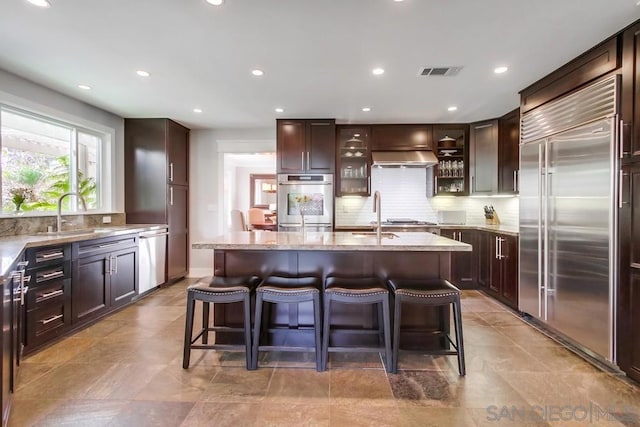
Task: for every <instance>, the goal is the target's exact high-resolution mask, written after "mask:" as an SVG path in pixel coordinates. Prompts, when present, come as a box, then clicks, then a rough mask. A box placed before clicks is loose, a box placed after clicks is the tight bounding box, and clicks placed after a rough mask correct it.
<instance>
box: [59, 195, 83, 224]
mask: <svg viewBox="0 0 640 427" xmlns="http://www.w3.org/2000/svg"><path fill="white" fill-rule="evenodd" d="M67 196H77V197H78V198H79V199H80V201H81V202H82V209H83V210H84V211H85V212H86V211H87V202H85V201H84V197H82V196H81V195H80V193H75V192H73V191H71V192H69V193H64V194H63V195H62V196H60V197H59V198H58V216H57V217H56V227H57V228H56V231H57V232H58V233H59V232H61V231H62V199H64V198H65V197H67Z"/></svg>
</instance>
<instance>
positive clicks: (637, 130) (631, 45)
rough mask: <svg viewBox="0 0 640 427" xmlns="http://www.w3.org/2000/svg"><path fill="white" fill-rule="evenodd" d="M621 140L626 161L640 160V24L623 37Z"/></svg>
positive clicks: (627, 31) (632, 27)
mask: <svg viewBox="0 0 640 427" xmlns="http://www.w3.org/2000/svg"><path fill="white" fill-rule="evenodd" d="M622 38H623V39H622V40H623V43H622V44H623V48H622V91H621V98H622V109H621V122H622V123H621V125H622V127H621V133H622V135H621V140H622V148H621V149H622V152H623V159H624V161H628V160H631V161H638V160H639V159H640V23H636V24H635V25H633V26H631V27H630V28H628V29H627V30H626V31H625V32H624V33H623V35H622Z"/></svg>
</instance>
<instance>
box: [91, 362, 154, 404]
mask: <svg viewBox="0 0 640 427" xmlns="http://www.w3.org/2000/svg"><path fill="white" fill-rule="evenodd" d="M165 366H166V365H149V364H124V363H116V364H113V365H111V366H110V367H109V369H108V370H107V371H106V372H105V375H103V376H102V377H101V378H100V379H98V380H97V381H96V382H95V383H93V384H92V385H91V387H89V389H88V390H87V393H86V394H85V396H84V397H86V398H87V399H129V400H130V399H133V398H134V397H135V396H136V395H137V394H138V393H140V391H141V390H142V389H143V388H144V387H145V386H146V385H147V384H148V383H149V382H150V381H151V380H152V378H154V376H155V375H156V374H157V373H159V372H161V371H162V370H163V369H164V368H165ZM149 400H152V399H149Z"/></svg>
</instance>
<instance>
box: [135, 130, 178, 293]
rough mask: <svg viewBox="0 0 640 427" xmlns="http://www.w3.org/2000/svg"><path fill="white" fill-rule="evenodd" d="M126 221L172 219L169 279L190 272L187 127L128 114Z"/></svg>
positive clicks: (168, 263)
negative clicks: (137, 117) (188, 268)
mask: <svg viewBox="0 0 640 427" xmlns="http://www.w3.org/2000/svg"><path fill="white" fill-rule="evenodd" d="M124 134H125V211H126V214H127V223H134V224H168V225H169V238H168V239H167V267H166V279H167V281H168V282H173V281H175V280H178V279H180V278H182V277H185V276H186V274H187V265H188V264H187V261H188V255H187V254H188V252H189V251H188V249H189V227H188V219H189V209H188V204H189V129H187V128H186V127H184V126H182V125H180V124H178V123H176V122H174V121H173V120H170V119H125V122H124Z"/></svg>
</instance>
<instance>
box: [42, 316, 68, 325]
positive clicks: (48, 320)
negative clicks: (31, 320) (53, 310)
mask: <svg viewBox="0 0 640 427" xmlns="http://www.w3.org/2000/svg"><path fill="white" fill-rule="evenodd" d="M63 316H64V315H62V314H58V315H57V316H51V317H49V318H48V319H42V320H41V321H40V322H42V324H43V325H46V324H47V323H51V322H53V321H54V320H58V319H61V318H62V317H63Z"/></svg>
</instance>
